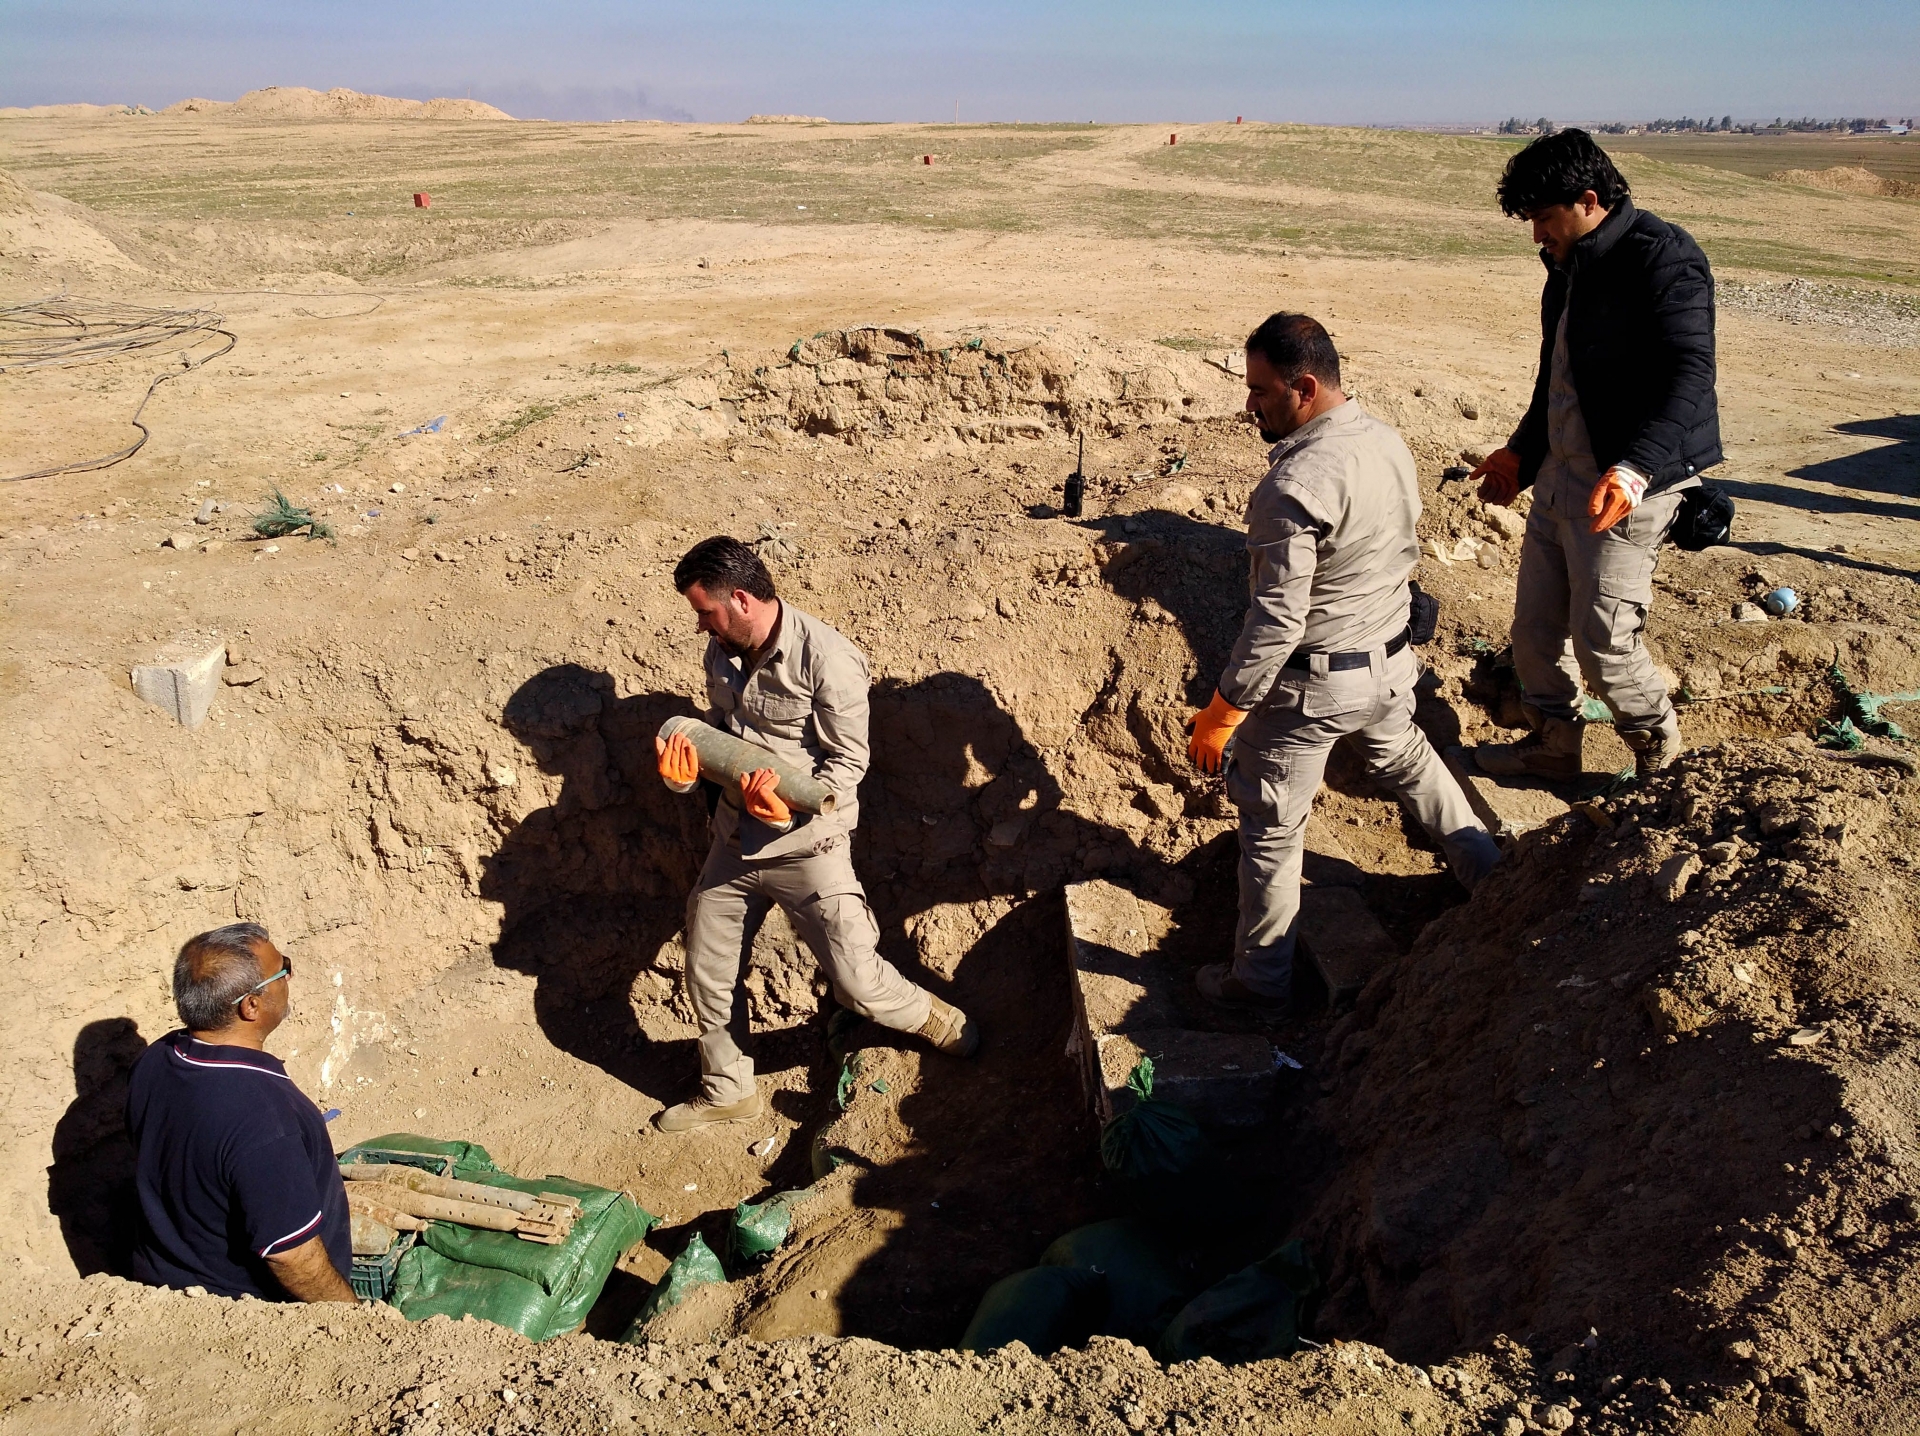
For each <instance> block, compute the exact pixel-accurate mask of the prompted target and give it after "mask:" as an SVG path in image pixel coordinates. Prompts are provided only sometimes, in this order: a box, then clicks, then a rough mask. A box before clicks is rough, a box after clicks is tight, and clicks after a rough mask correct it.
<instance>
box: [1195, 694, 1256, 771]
mask: <svg viewBox="0 0 1920 1436" xmlns="http://www.w3.org/2000/svg"><path fill="white" fill-rule="evenodd" d="M1246 719H1247V710H1246V709H1244V708H1236V707H1234V706H1233V705H1232V704H1231V703H1229V702H1227V700H1226V699H1224V698H1222V697H1221V696H1220V693H1219V690H1218V689H1216V690H1215V691H1214V695H1213V702H1211V703H1209V704H1208V705H1207V706H1206V707H1205V708H1204V709H1202V710H1201V711H1200V712H1198V713H1196V714H1194V715H1193V717H1192V718H1190V719H1188V720H1187V726H1188V727H1189V728H1191V729H1193V736H1192V737H1191V738H1189V739H1188V740H1187V756H1188V757H1189V758H1191V759H1192V760H1193V763H1194V766H1195V767H1197V768H1199V769H1200V771H1201V772H1203V773H1217V772H1219V771H1220V763H1221V759H1222V757H1223V756H1224V754H1225V753H1226V748H1227V737H1228V735H1229V734H1231V733H1232V732H1233V730H1234V729H1235V728H1238V727H1239V726H1240V725H1241V724H1242V723H1244V722H1246Z"/></svg>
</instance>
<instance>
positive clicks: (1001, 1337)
mask: <svg viewBox="0 0 1920 1436" xmlns="http://www.w3.org/2000/svg"><path fill="white" fill-rule="evenodd" d="M1106 1303H1107V1279H1106V1278H1105V1277H1103V1276H1101V1275H1100V1274H1099V1273H1098V1272H1092V1271H1083V1270H1081V1269H1079V1268H1077V1267H1068V1266H1039V1267H1034V1268H1033V1269H1032V1270H1030V1271H1017V1272H1015V1273H1014V1274H1013V1275H1012V1276H1008V1277H1002V1278H1001V1279H1000V1280H999V1281H996V1282H995V1283H994V1284H993V1285H992V1286H990V1287H988V1288H987V1294H986V1295H985V1296H983V1297H981V1298H980V1306H979V1308H978V1309H977V1310H976V1311H975V1312H974V1313H973V1320H972V1321H970V1322H968V1323H967V1332H966V1335H964V1336H962V1337H961V1338H960V1349H961V1350H962V1351H995V1350H997V1349H999V1348H1000V1347H1002V1346H1006V1345H1009V1344H1010V1343H1012V1342H1015V1341H1022V1342H1025V1343H1026V1346H1027V1350H1029V1351H1031V1352H1033V1353H1034V1355H1036V1356H1051V1355H1053V1353H1054V1352H1056V1351H1058V1350H1059V1349H1060V1348H1061V1347H1063V1346H1082V1345H1085V1344H1086V1340H1087V1338H1088V1337H1090V1336H1092V1335H1093V1334H1094V1332H1095V1331H1096V1330H1097V1329H1098V1327H1099V1324H1100V1316H1101V1313H1102V1312H1103V1311H1104V1309H1105V1307H1106Z"/></svg>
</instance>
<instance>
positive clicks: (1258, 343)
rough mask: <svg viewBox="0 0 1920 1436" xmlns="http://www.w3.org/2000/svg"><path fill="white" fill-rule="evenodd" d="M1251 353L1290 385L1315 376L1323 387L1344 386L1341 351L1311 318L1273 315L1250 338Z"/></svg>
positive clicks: (1282, 313)
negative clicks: (1303, 377) (1308, 375)
mask: <svg viewBox="0 0 1920 1436" xmlns="http://www.w3.org/2000/svg"><path fill="white" fill-rule="evenodd" d="M1247 353H1249V354H1258V355H1259V356H1260V357H1261V358H1262V359H1264V360H1266V361H1267V363H1269V364H1271V365H1272V366H1273V372H1274V373H1276V374H1278V375H1279V376H1280V377H1281V378H1282V379H1284V380H1285V381H1286V382H1287V383H1289V384H1291V383H1292V382H1293V381H1294V380H1295V379H1298V378H1299V377H1300V376H1301V375H1302V374H1311V375H1313V377H1314V378H1316V379H1318V380H1319V381H1320V382H1321V383H1322V384H1326V385H1328V386H1329V387H1331V388H1335V389H1338V388H1339V387H1340V351H1339V350H1338V349H1335V348H1334V347H1333V336H1332V335H1331V334H1329V333H1327V331H1326V329H1325V328H1324V327H1323V326H1322V325H1321V323H1320V321H1319V320H1318V319H1315V318H1313V317H1312V316H1311V315H1308V314H1288V313H1286V312H1285V311H1282V312H1281V313H1279V314H1269V315H1268V316H1267V317H1266V318H1265V319H1263V320H1262V321H1261V322H1260V327H1259V328H1258V329H1256V330H1254V331H1253V333H1251V334H1249V335H1248V336H1247Z"/></svg>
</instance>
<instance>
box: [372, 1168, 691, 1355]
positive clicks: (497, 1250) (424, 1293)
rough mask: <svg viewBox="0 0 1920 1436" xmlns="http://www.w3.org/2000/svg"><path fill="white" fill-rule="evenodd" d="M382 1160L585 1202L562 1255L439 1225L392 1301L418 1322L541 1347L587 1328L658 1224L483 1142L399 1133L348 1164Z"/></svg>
mask: <svg viewBox="0 0 1920 1436" xmlns="http://www.w3.org/2000/svg"><path fill="white" fill-rule="evenodd" d="M379 1150H384V1151H389V1152H420V1153H427V1154H431V1155H435V1156H445V1157H451V1158H452V1159H453V1176H455V1177H456V1178H458V1179H459V1180H460V1181H463V1182H479V1183H481V1184H483V1185H485V1186H489V1187H504V1188H506V1189H508V1190H510V1191H516V1192H558V1193H560V1194H561V1195H563V1196H571V1197H578V1198H579V1199H580V1215H579V1217H578V1218H577V1219H576V1220H575V1222H574V1225H573V1231H572V1232H571V1233H570V1234H569V1235H568V1237H567V1239H566V1240H565V1241H564V1242H561V1243H560V1244H559V1245H558V1246H546V1245H543V1244H542V1243H540V1242H529V1241H522V1240H521V1239H520V1238H519V1237H517V1236H515V1235H513V1233H511V1232H488V1231H480V1230H477V1229H475V1228H473V1227H463V1226H459V1225H456V1224H454V1223H452V1222H432V1223H429V1224H428V1226H427V1229H426V1230H425V1231H423V1232H422V1233H421V1234H420V1241H419V1242H418V1243H417V1244H416V1245H415V1246H414V1247H413V1249H412V1250H410V1251H409V1252H408V1253H407V1254H406V1255H405V1256H403V1257H402V1258H401V1259H400V1266H399V1269H398V1270H397V1271H396V1272H395V1273H394V1281H393V1292H392V1294H391V1295H390V1296H389V1297H388V1301H389V1302H391V1303H392V1304H393V1305H394V1306H396V1307H398V1308H399V1309H400V1312H401V1314H402V1315H403V1316H405V1317H406V1318H407V1320H409V1321H424V1320H426V1318H428V1317H430V1316H442V1315H445V1316H451V1317H454V1318H456V1319H458V1318H459V1317H462V1316H474V1317H477V1318H479V1319H481V1320H483V1321H491V1322H494V1323H495V1324H497V1325H500V1326H506V1327H511V1328H512V1329H513V1330H515V1331H517V1332H519V1333H520V1334H521V1335H523V1336H525V1337H527V1338H529V1339H530V1340H533V1341H545V1340H547V1339H548V1338H549V1337H553V1336H558V1335H560V1334H561V1333H562V1332H565V1331H571V1330H573V1329H574V1328H575V1327H577V1326H579V1325H580V1323H581V1322H583V1321H585V1320H586V1319H587V1313H588V1312H589V1311H590V1310H592V1308H593V1304H594V1302H596V1301H598V1300H599V1299H600V1292H601V1290H602V1289H603V1288H604V1287H605V1286H606V1284H607V1277H608V1275H609V1274H610V1273H611V1272H612V1271H613V1265H614V1263H615V1262H617V1261H619V1260H620V1256H621V1254H622V1253H623V1252H625V1251H626V1250H627V1248H628V1247H631V1246H632V1245H633V1244H634V1243H635V1242H638V1241H641V1240H643V1239H644V1238H645V1237H646V1235H647V1232H648V1231H649V1230H650V1229H651V1228H652V1227H653V1225H654V1224H655V1222H656V1221H657V1220H658V1218H656V1217H654V1216H653V1215H652V1214H651V1213H649V1212H645V1211H642V1210H641V1209H640V1207H638V1206H637V1205H635V1204H634V1201H633V1199H632V1198H631V1197H629V1196H627V1195H626V1194H625V1193H623V1192H615V1191H609V1190H608V1189H607V1188H605V1187H594V1186H589V1185H587V1184H586V1183H585V1182H575V1181H571V1180H569V1179H567V1178H565V1177H541V1178H538V1179H529V1178H522V1177H515V1176H511V1175H509V1174H508V1173H506V1172H503V1171H501V1170H500V1169H499V1168H498V1167H497V1166H495V1165H494V1163H493V1159H492V1158H491V1157H490V1156H488V1155H487V1151H486V1148H484V1147H481V1146H479V1145H477V1144H475V1143H473V1142H443V1141H437V1140H435V1139H434V1138H431V1137H418V1136H414V1135H412V1134H411V1133H406V1132H396V1133H393V1134H391V1135H389V1136H385V1137H376V1138H374V1139H373V1140H372V1141H369V1142H363V1143H361V1144H360V1145H359V1146H358V1147H353V1148H350V1149H348V1150H347V1151H345V1152H342V1153H341V1154H340V1160H341V1162H342V1163H351V1162H355V1161H358V1160H361V1159H363V1158H364V1159H365V1160H368V1161H381V1160H385V1159H384V1158H382V1157H380V1156H378V1155H376V1152H377V1151H379Z"/></svg>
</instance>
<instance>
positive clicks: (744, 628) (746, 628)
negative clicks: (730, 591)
mask: <svg viewBox="0 0 1920 1436" xmlns="http://www.w3.org/2000/svg"><path fill="white" fill-rule="evenodd" d="M713 637H714V641H715V642H716V643H718V644H719V645H720V646H721V647H722V648H724V649H726V650H727V652H729V653H731V654H732V655H733V656H734V657H736V658H744V657H746V656H747V655H748V654H749V653H751V652H753V624H752V623H751V622H750V621H749V620H748V618H747V616H746V615H745V614H744V613H741V612H740V611H739V610H738V609H731V610H729V616H728V620H727V626H726V629H725V631H724V632H720V633H716V634H714V635H713Z"/></svg>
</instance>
